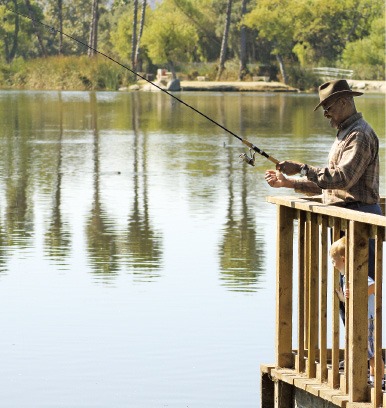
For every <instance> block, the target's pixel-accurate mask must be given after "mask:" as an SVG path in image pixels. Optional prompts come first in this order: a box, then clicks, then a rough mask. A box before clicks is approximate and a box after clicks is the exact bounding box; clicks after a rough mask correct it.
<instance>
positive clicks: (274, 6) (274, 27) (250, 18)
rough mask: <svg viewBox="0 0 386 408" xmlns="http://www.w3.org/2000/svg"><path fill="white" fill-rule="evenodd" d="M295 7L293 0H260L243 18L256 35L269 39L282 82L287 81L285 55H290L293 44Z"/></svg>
mask: <svg viewBox="0 0 386 408" xmlns="http://www.w3.org/2000/svg"><path fill="white" fill-rule="evenodd" d="M296 9H297V7H296V4H295V2H294V0H260V1H259V2H258V3H257V5H256V7H255V8H254V9H253V10H252V11H251V12H249V13H247V14H246V15H245V19H244V23H245V25H246V26H247V27H250V28H253V29H256V30H257V33H258V37H260V38H262V39H265V40H268V41H269V44H270V46H271V53H272V54H273V55H274V56H275V57H276V60H277V62H278V64H279V68H280V72H281V75H282V78H283V81H284V83H287V71H286V66H285V57H288V56H290V55H291V53H292V48H293V46H294V40H293V37H294V24H293V21H294V19H295V10H296ZM284 10H285V12H284Z"/></svg>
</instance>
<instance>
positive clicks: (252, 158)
mask: <svg viewBox="0 0 386 408" xmlns="http://www.w3.org/2000/svg"><path fill="white" fill-rule="evenodd" d="M4 7H5V9H6V10H8V11H10V12H11V13H14V14H17V15H19V16H20V17H23V18H27V19H29V20H31V21H32V22H34V23H38V24H40V25H41V26H43V27H45V28H47V29H48V30H49V31H50V33H52V34H55V33H60V34H62V35H64V36H65V37H67V38H69V39H71V40H73V41H76V42H77V43H79V44H81V45H83V46H85V47H87V48H89V49H90V50H93V51H95V52H96V53H98V54H100V55H103V56H104V57H105V58H107V59H109V60H110V61H113V62H115V63H116V64H118V65H119V66H120V67H122V68H124V69H127V70H128V71H130V72H131V73H132V74H134V75H136V76H137V77H139V78H141V79H143V80H144V81H146V82H148V83H149V84H151V85H153V86H154V87H156V88H157V89H159V90H160V91H162V92H164V93H165V94H167V95H169V96H171V97H172V98H174V99H175V100H176V101H178V102H180V103H182V104H183V105H185V106H186V107H187V108H190V109H191V110H193V111H194V112H196V113H198V114H199V115H201V116H203V117H204V118H205V119H207V120H209V121H210V122H212V123H213V124H214V125H216V126H219V127H220V128H221V129H223V130H225V131H226V132H227V133H229V134H231V135H232V136H234V137H235V138H237V139H238V140H240V142H242V143H244V144H245V145H247V146H248V147H249V149H250V151H251V156H250V157H249V156H248V155H247V154H245V153H244V154H241V155H240V158H241V159H242V160H244V161H245V162H246V163H248V164H250V165H251V166H254V165H255V154H254V152H256V153H258V154H260V155H262V156H264V157H265V158H267V159H268V160H270V161H271V162H273V163H275V164H278V163H279V160H277V159H275V158H274V157H272V156H270V155H269V154H268V153H266V152H264V151H263V150H261V149H259V148H258V147H257V146H255V145H254V144H253V143H250V142H248V140H245V139H243V138H242V137H240V136H239V135H237V134H236V133H234V132H232V131H231V130H229V129H227V128H226V127H225V126H223V125H221V123H218V122H216V121H215V120H214V119H212V118H210V117H209V116H207V115H205V113H203V112H201V111H199V110H198V109H196V108H195V107H194V106H192V105H189V104H188V103H186V102H184V101H183V100H182V99H180V98H178V97H177V96H175V95H173V94H172V93H170V92H168V91H167V90H166V89H164V88H162V87H160V86H159V85H157V84H155V83H154V82H152V81H150V80H148V79H147V78H146V77H144V76H143V75H141V74H139V73H138V72H135V71H134V70H132V69H130V68H129V67H128V66H126V65H124V64H122V63H120V62H119V61H117V60H115V59H114V58H112V57H110V56H109V55H107V54H105V53H103V52H101V51H98V50H97V49H95V48H93V47H91V46H90V45H88V44H86V43H84V42H83V41H81V40H78V39H77V38H75V37H73V36H71V35H70V34H66V33H65V32H63V31H61V30H58V29H56V28H55V27H52V26H50V25H48V24H46V23H43V22H42V21H40V20H36V19H34V18H33V17H31V16H27V15H25V14H23V13H20V12H19V11H16V10H13V9H11V8H9V7H7V6H4Z"/></svg>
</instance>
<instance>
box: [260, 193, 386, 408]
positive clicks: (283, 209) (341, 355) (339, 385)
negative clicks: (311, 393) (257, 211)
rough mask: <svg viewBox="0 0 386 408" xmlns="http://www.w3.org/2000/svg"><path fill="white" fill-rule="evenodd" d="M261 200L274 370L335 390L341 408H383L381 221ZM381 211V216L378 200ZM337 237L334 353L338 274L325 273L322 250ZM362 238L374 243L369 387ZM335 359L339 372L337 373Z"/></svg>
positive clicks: (292, 201)
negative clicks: (343, 290) (340, 254)
mask: <svg viewBox="0 0 386 408" xmlns="http://www.w3.org/2000/svg"><path fill="white" fill-rule="evenodd" d="M268 201H269V202H271V203H274V204H276V205H277V254H276V257H277V258H276V259H277V266H276V273H277V288H276V349H275V354H276V363H275V365H276V367H280V368H288V369H292V370H293V371H294V374H295V375H296V374H300V373H301V374H302V375H304V376H305V377H306V378H310V379H311V378H312V379H316V380H317V381H318V382H320V384H324V385H326V386H328V387H330V388H332V389H340V390H341V391H342V395H344V396H345V398H346V401H347V403H351V402H352V403H353V402H371V405H370V406H373V407H380V406H382V404H383V406H384V407H386V403H385V402H384V401H383V391H382V378H383V375H384V366H383V362H382V277H383V271H382V264H383V261H384V259H385V258H384V256H385V254H384V246H383V242H384V241H385V227H386V217H384V216H380V215H373V214H368V213H363V212H359V211H353V210H348V209H343V208H337V207H333V206H327V205H323V204H321V203H319V202H317V201H310V200H309V199H306V198H298V197H269V198H268ZM382 207H383V211H384V210H385V200H384V199H383V200H382ZM384 213H385V211H384ZM342 234H345V235H346V237H347V244H348V245H347V250H346V260H347V261H348V262H347V267H346V268H347V269H346V271H347V272H346V280H347V282H348V285H349V288H350V296H349V299H348V300H347V301H346V324H345V326H344V330H345V333H344V334H345V335H344V346H343V347H340V339H341V338H342V337H343V335H342V336H341V333H340V330H341V329H340V327H341V324H340V320H339V319H340V317H339V299H338V297H337V296H336V295H335V294H334V289H335V288H337V287H338V285H339V272H338V271H337V270H335V269H333V268H332V267H329V263H331V260H330V257H329V247H330V244H331V242H332V241H335V240H337V239H339V238H340V237H341V236H342ZM369 239H374V240H375V258H376V262H375V282H376V284H375V322H374V327H375V329H374V339H375V383H374V387H370V386H369V385H368V359H367V337H368V316H367V305H368V282H367V275H368V263H367V262H368V258H369V255H368V242H369ZM329 270H330V271H332V272H331V273H329V272H328V271H329ZM295 329H296V331H295ZM293 339H294V340H293ZM293 342H294V343H296V344H293ZM341 361H344V369H342V368H341V369H340V368H339V364H340V362H341ZM385 401H386V399H385ZM341 406H343V405H341ZM347 406H349V405H347ZM355 406H356V405H355Z"/></svg>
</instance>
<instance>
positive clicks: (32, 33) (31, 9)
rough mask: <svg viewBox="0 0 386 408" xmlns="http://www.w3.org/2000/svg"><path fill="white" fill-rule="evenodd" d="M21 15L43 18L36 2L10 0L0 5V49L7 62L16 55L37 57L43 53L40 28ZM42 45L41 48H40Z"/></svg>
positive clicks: (37, 18)
mask: <svg viewBox="0 0 386 408" xmlns="http://www.w3.org/2000/svg"><path fill="white" fill-rule="evenodd" d="M12 10H14V11H15V12H13V11H12ZM17 13H20V15H19V14H17ZM22 15H25V16H29V15H30V16H31V18H34V19H36V20H39V21H40V20H43V11H42V9H41V8H40V7H39V6H38V5H37V4H36V3H31V2H29V1H27V2H25V1H24V0H12V1H9V2H7V5H6V6H5V5H0V37H1V39H2V41H0V50H1V52H2V54H3V56H4V59H5V61H6V62H8V63H9V62H11V61H12V60H13V59H14V58H15V57H16V55H17V56H20V57H22V58H31V57H37V56H39V55H41V53H43V55H44V54H45V53H44V52H43V50H44V45H43V40H42V36H41V34H42V33H41V28H40V27H38V26H37V25H36V24H34V23H33V22H32V21H31V20H30V19H29V18H26V17H23V16H22ZM39 45H40V48H39ZM42 45H43V49H42V48H41V46H42Z"/></svg>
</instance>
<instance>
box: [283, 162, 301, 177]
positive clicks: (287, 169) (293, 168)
mask: <svg viewBox="0 0 386 408" xmlns="http://www.w3.org/2000/svg"><path fill="white" fill-rule="evenodd" d="M302 165H303V164H302V163H297V162H294V161H290V160H286V161H282V162H280V163H278V164H277V165H276V170H279V171H280V172H281V173H285V174H287V175H288V176H293V175H294V174H297V173H300V170H301V166H302Z"/></svg>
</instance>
